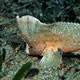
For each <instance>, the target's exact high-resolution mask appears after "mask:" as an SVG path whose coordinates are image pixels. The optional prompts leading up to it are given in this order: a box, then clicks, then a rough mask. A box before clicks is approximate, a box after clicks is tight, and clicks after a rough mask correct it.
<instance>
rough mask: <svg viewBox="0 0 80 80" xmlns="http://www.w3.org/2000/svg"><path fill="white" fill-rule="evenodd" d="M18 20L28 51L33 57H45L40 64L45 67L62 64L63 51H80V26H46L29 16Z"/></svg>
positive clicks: (69, 24) (66, 24) (67, 24)
mask: <svg viewBox="0 0 80 80" xmlns="http://www.w3.org/2000/svg"><path fill="white" fill-rule="evenodd" d="M16 18H17V22H18V27H19V29H20V31H21V33H22V36H23V38H24V41H25V42H26V43H27V47H26V51H27V52H28V53H29V54H31V55H37V56H43V57H42V59H41V61H40V63H41V64H43V65H44V66H53V67H54V68H57V67H59V65H60V64H61V63H62V55H61V54H60V52H61V51H62V52H64V53H67V52H74V51H77V50H80V24H78V23H69V22H56V23H53V24H45V23H42V22H40V21H39V20H38V19H37V18H35V17H32V16H29V15H27V16H23V17H21V18H19V16H17V17H16ZM59 48H60V49H61V51H60V50H58V49H59Z"/></svg>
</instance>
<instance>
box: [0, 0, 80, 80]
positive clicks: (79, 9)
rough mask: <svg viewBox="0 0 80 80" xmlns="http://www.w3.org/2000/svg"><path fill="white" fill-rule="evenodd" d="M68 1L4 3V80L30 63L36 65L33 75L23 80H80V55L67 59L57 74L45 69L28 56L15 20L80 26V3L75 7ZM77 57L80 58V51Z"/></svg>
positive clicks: (0, 13)
mask: <svg viewBox="0 0 80 80" xmlns="http://www.w3.org/2000/svg"><path fill="white" fill-rule="evenodd" d="M66 1H67V0H0V50H1V49H4V50H5V54H6V58H5V61H4V62H3V65H2V72H0V80H11V79H12V78H13V77H14V75H15V74H16V72H17V71H18V70H19V69H20V68H21V66H22V65H23V64H25V63H26V62H28V61H30V62H32V67H31V71H30V72H29V73H28V74H26V75H25V76H24V78H23V79H22V80H80V55H78V56H76V55H74V56H72V55H70V54H66V55H64V56H63V64H62V65H61V67H60V68H58V69H57V70H54V69H53V68H43V67H41V65H40V64H39V61H40V59H41V58H39V57H34V56H29V55H27V54H26V53H25V42H24V41H23V40H22V37H21V34H20V31H19V29H18V27H17V26H18V25H17V22H16V20H15V17H16V15H17V14H19V15H20V16H23V15H28V14H29V15H32V16H35V17H37V18H39V19H40V20H41V21H42V22H46V23H52V22H57V21H67V22H78V23H79V22H80V20H79V18H80V17H79V16H80V5H79V2H78V0H77V2H75V3H74V2H66ZM68 1H69V0H68ZM72 1H76V0H72ZM76 3H78V4H76ZM56 6H57V7H56ZM2 52H3V51H2ZM74 53H79V54H80V51H77V52H74Z"/></svg>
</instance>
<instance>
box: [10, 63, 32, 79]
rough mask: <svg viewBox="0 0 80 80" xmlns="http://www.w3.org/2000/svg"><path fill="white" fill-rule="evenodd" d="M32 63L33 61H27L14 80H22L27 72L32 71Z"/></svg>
mask: <svg viewBox="0 0 80 80" xmlns="http://www.w3.org/2000/svg"><path fill="white" fill-rule="evenodd" d="M31 65H32V63H31V62H27V63H26V64H24V65H23V66H22V67H21V68H20V69H19V70H18V72H17V73H16V75H15V76H14V78H13V79H12V80H21V78H22V77H24V75H25V73H28V72H29V71H30V68H31Z"/></svg>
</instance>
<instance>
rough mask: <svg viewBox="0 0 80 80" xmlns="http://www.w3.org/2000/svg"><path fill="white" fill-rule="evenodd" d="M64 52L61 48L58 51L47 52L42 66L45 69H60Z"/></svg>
mask: <svg viewBox="0 0 80 80" xmlns="http://www.w3.org/2000/svg"><path fill="white" fill-rule="evenodd" d="M62 53H63V52H62V50H61V49H60V48H59V49H58V51H53V50H47V51H46V52H45V54H44V56H43V57H42V59H41V61H40V64H41V65H43V66H44V67H53V68H55V69H56V68H58V67H60V64H62Z"/></svg>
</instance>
